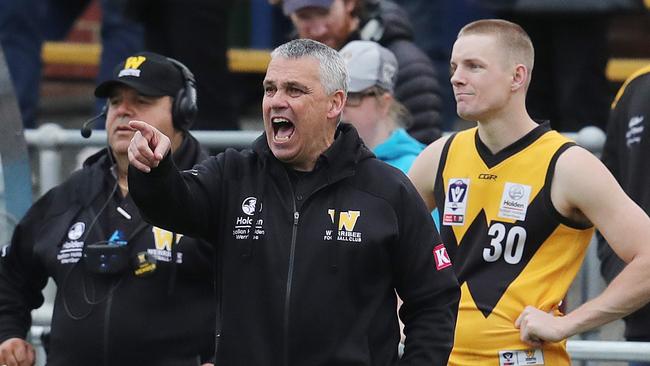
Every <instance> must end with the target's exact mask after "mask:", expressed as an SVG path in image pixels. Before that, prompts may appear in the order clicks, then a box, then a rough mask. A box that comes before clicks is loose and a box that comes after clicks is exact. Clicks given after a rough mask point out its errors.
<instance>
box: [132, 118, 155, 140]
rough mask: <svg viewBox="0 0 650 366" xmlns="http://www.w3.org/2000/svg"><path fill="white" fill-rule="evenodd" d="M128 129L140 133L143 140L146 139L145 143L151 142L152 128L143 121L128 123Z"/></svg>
mask: <svg viewBox="0 0 650 366" xmlns="http://www.w3.org/2000/svg"><path fill="white" fill-rule="evenodd" d="M129 127H131V128H133V129H136V130H138V131H140V133H141V134H142V136H144V138H146V139H147V141H149V140H151V138H152V137H153V135H154V127H153V126H152V125H150V124H148V123H147V122H144V121H137V120H132V121H129Z"/></svg>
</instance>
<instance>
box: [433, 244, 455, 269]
mask: <svg viewBox="0 0 650 366" xmlns="http://www.w3.org/2000/svg"><path fill="white" fill-rule="evenodd" d="M433 259H434V260H435V261H436V269H437V270H438V271H439V270H441V269H445V268H447V267H449V266H451V259H449V254H447V248H445V246H444V245H443V244H438V245H437V246H436V247H435V248H433Z"/></svg>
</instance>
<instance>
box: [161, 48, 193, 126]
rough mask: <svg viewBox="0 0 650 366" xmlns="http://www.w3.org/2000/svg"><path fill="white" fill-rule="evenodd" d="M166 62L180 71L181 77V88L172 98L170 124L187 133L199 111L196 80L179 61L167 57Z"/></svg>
mask: <svg viewBox="0 0 650 366" xmlns="http://www.w3.org/2000/svg"><path fill="white" fill-rule="evenodd" d="M167 61H169V62H171V63H172V64H174V66H176V68H178V70H180V72H181V74H182V75H183V85H184V86H183V88H182V89H180V90H179V91H178V93H176V97H175V98H174V105H173V107H172V122H173V123H174V127H176V128H177V129H179V130H183V131H187V130H189V129H190V127H192V123H194V118H195V117H196V113H197V112H198V111H199V106H198V104H197V102H196V100H197V97H196V80H195V79H194V74H192V72H191V71H190V69H188V68H187V66H185V65H183V64H182V63H181V62H180V61H178V60H175V59H173V58H171V57H167Z"/></svg>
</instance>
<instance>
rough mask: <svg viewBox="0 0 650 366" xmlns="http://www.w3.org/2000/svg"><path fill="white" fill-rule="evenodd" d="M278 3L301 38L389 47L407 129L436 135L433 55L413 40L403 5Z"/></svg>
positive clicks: (425, 137)
mask: <svg viewBox="0 0 650 366" xmlns="http://www.w3.org/2000/svg"><path fill="white" fill-rule="evenodd" d="M282 9H283V11H284V14H285V15H286V16H289V17H290V18H291V21H292V22H293V25H294V27H295V28H296V31H297V32H298V35H299V36H300V37H301V38H309V39H313V40H316V41H319V42H322V43H325V44H326V45H328V46H330V47H332V48H335V49H337V50H338V49H341V48H342V47H343V46H345V45H346V44H347V43H348V42H350V41H353V40H366V41H374V42H378V43H379V44H381V45H382V46H384V47H386V48H388V49H389V50H390V51H391V52H393V53H394V54H395V57H397V63H398V65H399V72H398V73H397V82H396V84H395V96H396V97H397V100H399V101H400V102H401V103H402V104H404V105H405V106H406V108H408V110H409V112H411V115H412V116H413V123H412V125H411V126H410V127H409V128H408V129H407V131H408V132H409V134H411V135H412V136H413V137H415V138H416V139H417V140H418V141H420V142H422V143H424V144H429V143H431V142H433V141H434V140H436V139H437V138H439V137H440V134H441V116H440V113H441V112H440V110H441V108H442V104H441V101H440V97H439V95H440V85H439V84H438V81H437V80H438V79H437V75H436V71H435V69H434V67H433V64H432V63H431V60H430V59H429V58H428V57H427V55H426V54H425V53H424V52H423V51H422V50H421V49H419V48H418V47H417V46H416V45H415V43H413V29H412V27H411V23H410V21H409V20H408V16H407V15H406V12H405V11H404V9H402V8H401V7H399V6H398V5H397V4H395V3H393V2H391V1H386V0H284V1H283V2H282Z"/></svg>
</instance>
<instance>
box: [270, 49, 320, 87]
mask: <svg viewBox="0 0 650 366" xmlns="http://www.w3.org/2000/svg"><path fill="white" fill-rule="evenodd" d="M319 66H320V65H319V62H318V60H316V59H315V58H313V57H310V56H304V57H300V58H287V57H282V56H276V57H273V58H272V59H271V62H269V65H268V67H267V69H266V75H265V77H264V84H268V83H273V84H282V83H287V82H297V83H303V84H320V83H321V81H320V67H319Z"/></svg>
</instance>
